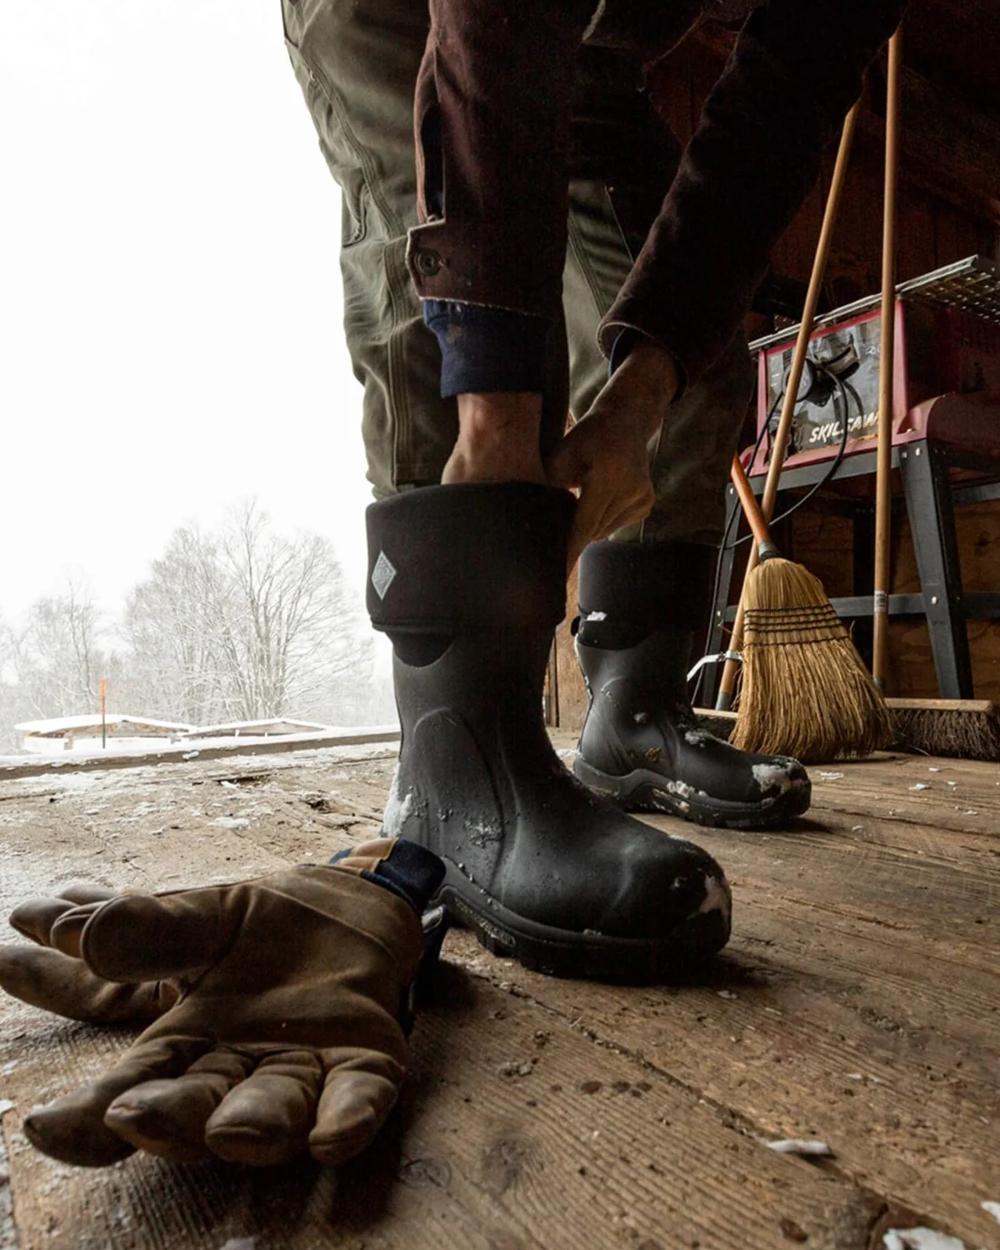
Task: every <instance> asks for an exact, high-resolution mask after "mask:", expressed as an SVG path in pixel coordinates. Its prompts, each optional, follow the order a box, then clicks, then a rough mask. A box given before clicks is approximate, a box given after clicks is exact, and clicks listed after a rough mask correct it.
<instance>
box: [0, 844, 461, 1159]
mask: <svg viewBox="0 0 1000 1250" xmlns="http://www.w3.org/2000/svg"><path fill="white" fill-rule="evenodd" d="M443 871H444V870H443V866H442V865H441V862H440V860H438V859H437V857H436V856H434V855H432V854H431V853H430V852H428V851H425V850H424V849H423V848H421V847H417V846H415V845H414V844H413V843H409V842H403V841H393V840H391V839H388V838H381V839H377V840H375V841H372V842H368V843H365V844H363V845H362V846H360V847H358V848H357V849H356V850H353V851H352V852H350V853H349V854H348V855H347V856H346V857H338V859H337V860H336V861H335V862H334V864H332V865H308V866H301V867H298V868H292V869H289V870H287V871H285V872H279V873H275V874H273V875H272V876H268V877H260V878H258V879H256V880H253V881H245V882H239V883H237V884H234V885H221V886H207V887H205V888H203V889H193V890H178V891H174V892H171V893H167V894H119V895H115V896H113V897H111V898H107V897H106V893H107V892H106V891H103V890H100V889H95V888H94V887H82V888H76V889H74V890H71V891H68V892H67V893H66V895H65V896H64V898H63V899H55V900H41V901H38V902H36V903H32V904H27V905H25V906H24V907H22V908H19V909H18V910H17V911H16V912H15V913H14V916H13V917H12V920H13V921H14V923H15V927H16V928H18V929H19V930H20V931H21V932H22V933H25V934H26V935H27V936H28V937H31V938H33V939H34V940H35V941H36V942H39V943H40V944H41V945H40V946H39V947H24V946H18V947H4V948H2V957H0V984H2V985H3V987H4V988H5V989H7V990H8V991H9V992H11V993H13V994H15V995H17V996H18V997H20V998H23V999H25V1000H26V1001H28V1002H31V1003H34V1004H35V1005H37V1006H42V1007H47V1008H49V1009H51V1010H55V1011H58V1012H59V1013H60V1014H64V1015H69V1016H72V1017H73V1018H75V1019H85V1020H91V1021H95V1020H96V1021H115V1022H118V1021H122V1020H128V1019H140V1020H142V1019H149V1018H150V1017H158V1018H156V1020H155V1023H153V1024H152V1025H150V1027H149V1028H147V1029H146V1030H145V1032H144V1033H142V1034H141V1035H140V1036H139V1038H138V1039H137V1040H136V1042H135V1043H134V1045H133V1046H132V1047H131V1048H130V1049H129V1050H128V1051H127V1052H126V1054H125V1056H124V1058H123V1059H122V1060H121V1062H120V1063H118V1064H117V1065H116V1066H115V1067H114V1068H112V1069H111V1070H110V1071H109V1072H107V1073H106V1074H105V1075H103V1076H102V1077H100V1078H99V1079H98V1080H97V1081H95V1082H94V1083H93V1084H91V1085H88V1086H85V1087H84V1088H83V1089H81V1090H79V1091H77V1092H76V1093H74V1094H70V1095H68V1096H66V1097H63V1098H60V1099H58V1100H57V1101H56V1102H54V1103H51V1104H49V1105H48V1106H47V1107H43V1108H40V1109H38V1110H35V1111H32V1113H31V1114H30V1115H29V1116H28V1118H27V1119H26V1120H25V1125H24V1127H25V1132H26V1133H27V1135H28V1138H29V1139H30V1140H31V1142H32V1143H33V1144H34V1145H35V1146H37V1147H38V1149H39V1150H42V1151H44V1152H45V1153H46V1154H49V1155H52V1156H53V1157H54V1158H57V1159H60V1160H62V1161H63V1162H67V1163H77V1164H84V1165H89V1166H101V1165H104V1164H109V1163H114V1162H116V1161H117V1160H119V1159H122V1158H124V1157H126V1156H127V1155H129V1154H131V1153H132V1151H133V1150H134V1149H135V1148H137V1147H138V1148H140V1149H143V1150H147V1151H149V1152H150V1153H152V1154H157V1155H162V1156H164V1157H166V1158H169V1159H173V1160H176V1161H194V1160H197V1159H202V1158H207V1157H210V1156H211V1155H213V1154H214V1155H218V1156H220V1157H221V1158H223V1159H228V1160H230V1161H232V1162H238V1163H250V1164H257V1165H267V1164H276V1163H283V1162H285V1161H287V1160H289V1159H291V1158H293V1157H294V1156H295V1155H297V1154H299V1153H300V1152H302V1151H305V1150H307V1149H308V1150H309V1152H310V1153H311V1154H312V1155H313V1156H314V1157H315V1158H316V1159H318V1160H319V1161H320V1162H323V1163H337V1162H340V1161H342V1160H344V1159H347V1158H350V1157H351V1156H352V1155H355V1154H357V1153H358V1152H359V1151H360V1150H362V1149H363V1148H364V1147H365V1146H367V1145H368V1143H369V1142H370V1141H371V1140H372V1138H373V1137H374V1136H375V1134H376V1133H377V1132H378V1130H379V1128H380V1126H381V1125H382V1122H383V1121H384V1120H385V1118H386V1116H387V1115H388V1113H389V1111H390V1109H391V1108H392V1106H393V1103H394V1102H395V1101H396V1096H397V1094H398V1092H399V1087H400V1084H401V1082H402V1079H403V1076H404V1075H405V1072H406V1066H407V1059H408V1053H407V1043H406V1037H405V1033H404V1027H403V1021H404V1019H405V1016H406V1008H407V998H408V992H409V989H410V986H411V984H412V982H413V980H414V977H415V975H416V971H417V967H418V965H419V963H420V958H421V955H422V952H423V945H424V943H423V931H422V929H421V923H420V913H421V911H422V910H423V908H424V907H425V905H426V903H427V901H428V899H429V898H430V896H431V894H432V893H433V891H434V890H435V889H436V888H437V886H438V884H439V883H440V880H441V877H442V876H443Z"/></svg>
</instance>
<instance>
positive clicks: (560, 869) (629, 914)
mask: <svg viewBox="0 0 1000 1250" xmlns="http://www.w3.org/2000/svg"><path fill="white" fill-rule="evenodd" d="M573 507H574V499H573V497H572V495H570V494H569V493H567V492H565V491H559V490H554V489H551V488H549V487H545V486H535V485H530V484H522V483H503V484H483V485H480V484H463V485H454V486H435V487H426V488H423V489H418V490H414V491H410V492H407V493H406V494H404V495H399V496H397V497H395V498H392V499H388V500H386V501H384V502H382V503H376V504H373V505H372V506H371V507H370V508H369V509H368V539H369V559H370V573H369V588H368V607H369V611H370V613H371V616H372V620H373V623H374V625H375V627H376V628H377V629H382V630H385V631H386V632H387V633H388V634H389V636H390V638H391V639H392V642H393V647H394V651H395V670H394V672H395V684H396V699H397V703H398V706H399V716H400V722H401V725H402V743H401V749H400V760H399V767H398V770H397V774H396V778H395V780H394V783H393V792H392V795H391V796H390V801H389V804H388V806H387V809H386V815H385V831H386V833H390V834H393V835H398V836H403V837H406V838H408V839H410V840H412V841H414V842H417V843H419V844H420V845H421V846H425V847H427V848H428V849H430V850H432V851H434V852H435V853H436V854H437V855H439V856H440V857H441V858H442V859H443V860H444V862H445V866H446V874H445V879H444V882H443V884H442V887H441V890H440V891H439V894H438V896H437V898H438V901H440V902H443V903H444V904H445V905H446V907H447V908H448V909H449V911H450V912H451V914H452V915H453V916H454V917H455V918H456V919H458V920H460V921H461V922H463V923H465V924H467V925H469V926H470V927H471V928H473V929H474V930H475V932H476V933H477V935H478V937H479V940H480V942H481V943H482V944H483V945H484V946H486V947H487V948H488V949H489V950H492V951H494V952H495V953H497V954H501V955H509V956H512V957H513V958H515V959H517V960H518V961H519V962H521V963H522V964H524V965H525V966H526V967H529V968H535V969H537V970H539V971H542V972H547V973H553V974H557V975H564V976H594V977H605V978H615V979H627V980H631V981H648V980H653V979H656V978H660V977H666V976H674V975H678V974H680V973H683V972H685V971H686V970H687V969H689V968H690V967H691V966H693V965H696V964H697V963H699V962H700V961H702V960H703V959H705V958H706V957H708V956H711V955H712V954H714V953H715V952H716V951H718V950H719V949H720V948H721V947H722V946H724V945H725V943H726V941H727V939H728V936H729V922H730V895H729V887H728V885H727V883H726V879H725V875H724V874H723V871H722V869H721V868H720V867H719V866H718V864H716V863H715V861H714V860H713V859H712V858H711V857H710V856H709V855H708V854H706V852H704V851H703V850H701V849H700V848H698V847H696V846H693V845H692V844H691V843H689V842H685V841H682V840H680V839H678V838H672V837H670V836H668V835H666V834H664V833H661V832H660V831H658V830H655V829H652V828H650V827H649V826H647V825H645V824H642V823H641V822H639V821H637V820H634V819H632V818H630V817H628V816H625V815H624V814H623V813H622V812H621V811H620V810H619V809H618V808H617V807H615V806H614V805H612V804H610V803H607V802H606V801H604V800H602V799H599V798H597V797H596V796H595V795H593V794H591V793H590V791H589V790H587V789H586V788H585V787H584V786H581V785H580V784H579V783H578V782H577V781H575V780H574V779H573V777H572V776H571V775H570V774H569V773H568V772H567V771H566V769H565V768H564V767H563V765H562V764H561V763H560V761H559V759H558V757H557V756H556V754H555V752H554V750H553V748H552V746H551V744H550V742H549V739H548V735H547V733H546V731H545V726H544V724H543V722H542V685H543V680H544V674H545V666H546V660H547V657H548V653H549V647H550V645H551V641H552V633H553V629H554V627H555V625H556V624H557V623H558V622H559V621H560V620H561V619H562V616H563V612H564V608H565V571H566V538H567V533H568V529H569V524H570V520H571V517H572V512H573Z"/></svg>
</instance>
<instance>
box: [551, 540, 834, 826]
mask: <svg viewBox="0 0 1000 1250" xmlns="http://www.w3.org/2000/svg"><path fill="white" fill-rule="evenodd" d="M712 556H713V551H712V549H711V548H710V547H706V546H702V545H700V544H695V543H637V542H602V543H592V544H591V545H590V546H589V547H587V548H586V550H585V551H584V553H583V557H582V558H581V560H580V596H579V597H580V618H579V622H578V626H577V635H576V650H577V656H578V658H579V661H580V667H581V669H582V670H583V676H584V680H585V681H586V683H587V689H588V692H589V697H590V704H589V708H588V711H587V718H586V720H585V721H584V725H583V730H582V732H581V735H580V745H579V751H578V754H577V758H576V762H575V764H574V772H575V773H576V775H577V777H579V778H580V780H581V781H583V782H584V783H585V784H586V785H587V786H589V787H590V788H591V789H592V790H593V791H594V792H595V793H597V794H602V795H606V796H607V797H609V798H612V799H614V800H615V801H616V802H617V803H619V804H621V806H622V807H624V808H626V809H627V810H629V811H660V812H668V813H670V814H672V815H675V816H681V817H683V818H684V819H685V820H690V821H694V822H695V823H697V824H701V825H718V826H723V827H726V828H730V829H758V828H764V827H768V826H771V825H776V824H782V823H784V822H785V821H787V820H788V819H790V818H791V817H794V816H798V815H801V813H802V812H804V811H805V810H806V809H807V808H808V806H809V799H810V794H811V786H810V782H809V777H808V775H807V773H806V770H805V769H804V768H803V767H802V765H801V764H800V763H799V762H798V760H794V759H791V758H789V757H788V756H783V755H752V754H750V753H748V752H746V751H738V750H737V749H736V748H735V747H732V746H730V745H729V743H728V742H723V741H722V740H721V739H719V738H716V737H713V736H712V735H711V734H709V733H707V732H706V731H705V730H704V729H701V728H700V727H699V726H698V723H697V721H696V719H695V716H694V713H693V712H692V710H691V704H690V702H689V701H688V696H687V671H688V667H689V665H690V662H691V651H692V647H693V644H694V640H695V638H696V636H697V633H698V631H699V629H700V627H701V626H702V625H703V624H704V620H705V612H706V595H707V592H708V584H707V582H708V579H709V578H710V576H711V570H712Z"/></svg>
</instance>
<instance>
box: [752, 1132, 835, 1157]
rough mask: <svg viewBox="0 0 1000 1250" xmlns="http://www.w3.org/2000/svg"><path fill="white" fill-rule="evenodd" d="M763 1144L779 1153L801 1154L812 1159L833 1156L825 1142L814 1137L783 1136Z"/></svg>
mask: <svg viewBox="0 0 1000 1250" xmlns="http://www.w3.org/2000/svg"><path fill="white" fill-rule="evenodd" d="M764 1145H765V1146H766V1147H767V1148H768V1150H775V1151H777V1152H778V1154H780V1155H801V1156H802V1157H803V1158H812V1159H832V1158H833V1151H832V1150H831V1149H830V1147H829V1146H828V1145H827V1144H826V1142H825V1141H820V1140H819V1139H818V1138H815V1137H784V1138H782V1139H781V1140H780V1141H767V1142H765V1143H764Z"/></svg>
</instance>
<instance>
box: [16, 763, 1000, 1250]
mask: <svg viewBox="0 0 1000 1250" xmlns="http://www.w3.org/2000/svg"><path fill="white" fill-rule="evenodd" d="M560 745H561V746H562V747H564V748H565V747H567V746H568V745H569V744H568V741H566V740H561V742H560ZM368 751H369V752H370V753H372V754H375V755H380V756H381V758H357V757H359V756H363V755H364V754H365V750H364V749H362V748H359V749H358V750H356V751H354V752H349V751H340V752H338V751H308V752H305V751H303V752H297V753H290V754H287V755H281V756H272V757H268V758H267V759H264V760H262V759H259V758H257V759H254V758H251V757H238V758H235V759H229V760H212V761H205V762H202V763H200V764H195V765H194V766H192V764H191V763H188V764H186V765H177V764H161V765H159V766H155V767H144V768H136V769H122V770H115V771H109V772H104V773H102V772H91V773H86V774H83V773H81V774H71V773H62V772H61V773H60V774H58V775H53V776H51V777H33V778H26V779H23V780H19V781H10V782H5V783H3V784H2V785H0V846H2V853H3V861H2V862H3V865H4V871H3V874H2V879H0V906H2V907H3V908H4V909H9V907H10V906H11V905H13V903H15V902H16V901H18V900H19V899H22V898H24V897H26V896H27V895H30V894H32V893H35V892H38V891H41V890H46V889H48V888H49V887H51V886H53V885H56V884H59V883H60V882H65V881H67V880H69V879H91V880H99V881H102V882H105V883H107V884H109V885H122V886H126V885H131V886H142V887H147V888H149V887H157V886H163V887H171V886H177V885H179V884H182V883H188V882H192V883H193V882H196V881H203V880H206V879H213V878H214V879H227V878H232V877H234V876H241V875H250V874H253V873H256V872H261V871H266V870H267V869H269V868H271V867H277V866H278V865H281V864H286V863H295V862H301V861H303V860H307V859H316V860H322V859H324V858H326V857H327V856H328V855H329V853H330V852H331V851H332V850H334V849H337V848H338V847H341V846H344V845H347V844H348V843H349V842H350V841H352V840H356V839H362V838H364V837H366V836H368V835H369V834H371V833H373V832H374V831H375V830H377V828H378V824H379V812H380V808H381V803H382V799H383V797H384V794H385V792H386V790H387V787H388V782H389V776H390V773H391V768H392V758H391V752H390V751H388V750H385V751H382V752H373V751H372V748H368ZM813 776H814V783H815V787H816V801H815V805H814V808H813V809H812V811H811V812H810V814H809V816H808V818H806V819H804V820H800V821H798V822H796V824H795V826H794V827H793V828H791V829H789V830H783V831H772V832H770V833H749V834H747V833H740V834H736V833H726V832H722V831H713V830H698V831H697V839H698V840H700V841H702V843H703V844H704V845H706V846H707V847H708V848H709V849H711V850H712V852H713V853H714V854H716V855H717V856H718V858H719V859H720V860H721V861H722V863H723V864H724V865H725V866H726V868H727V871H728V872H729V875H730V879H731V881H732V884H733V889H734V894H735V898H736V912H735V932H734V937H733V941H732V943H731V945H730V947H729V948H728V950H727V953H726V955H725V957H724V958H723V959H721V960H720V961H719V963H718V966H717V967H716V969H715V970H714V972H713V974H712V977H711V979H710V983H709V984H706V985H701V986H663V987H646V988H628V987H623V986H606V985H593V984H587V983H580V982H571V981H560V980H553V979H549V978H545V977H541V976H537V975H534V974H530V973H527V972H525V971H523V970H522V969H520V968H519V967H517V966H516V965H514V964H511V963H509V962H504V961H499V960H496V959H494V958H493V957H492V956H489V955H487V954H486V953H485V952H484V951H482V950H481V948H479V947H478V945H476V943H475V942H474V941H473V940H472V938H471V937H470V935H468V934H467V933H462V932H455V933H453V934H451V935H450V936H449V938H448V941H447V944H446V947H445V955H446V963H445V965H444V966H443V967H442V969H441V971H440V975H439V977H438V979H437V984H436V988H435V993H434V998H433V1001H432V1002H431V1003H429V1004H428V1005H427V1007H426V1008H425V1010H424V1011H423V1013H422V1015H421V1018H420V1020H419V1021H418V1025H417V1029H416V1031H415V1034H414V1038H413V1050H414V1057H415V1068H414V1073H413V1076H412V1078H411V1080H410V1082H409V1084H408V1087H407V1091H406V1094H405V1096H404V1098H403V1100H402V1102H401V1105H400V1107H399V1109H398V1110H397V1111H396V1112H395V1113H394V1116H393V1119H392V1122H391V1124H390V1125H389V1127H388V1128H387V1130H386V1132H385V1133H384V1134H383V1136H382V1139H381V1140H380V1142H379V1143H378V1144H377V1145H376V1146H375V1147H374V1148H373V1149H372V1150H371V1151H369V1152H368V1154H367V1155H366V1156H365V1157H364V1158H363V1159H361V1160H358V1161H356V1162H355V1163H353V1164H351V1165H348V1166H346V1167H344V1168H341V1169H337V1170H333V1169H321V1168H318V1167H314V1166H311V1165H309V1164H297V1165H295V1166H292V1167H288V1168H284V1169H279V1170H277V1171H265V1172H260V1173H256V1172H252V1171H247V1170H243V1169H239V1168H234V1167H227V1166H224V1165H222V1164H219V1165H201V1166H197V1167H180V1166H171V1165H167V1164H164V1163H162V1162H160V1161H156V1160H152V1159H148V1158H134V1159H131V1160H128V1161H126V1162H125V1163H123V1164H120V1165H118V1166H117V1167H115V1168H112V1169H109V1170H106V1171H100V1172H90V1171H85V1170H77V1169H72V1168H67V1167H63V1166H61V1165H59V1164H56V1163H54V1162H52V1161H51V1160H48V1159H46V1158H44V1157H43V1156H41V1155H39V1154H38V1153H36V1152H35V1151H34V1150H32V1148H31V1147H30V1146H29V1145H28V1143H27V1142H26V1140H25V1139H24V1137H23V1134H22V1133H21V1132H20V1120H21V1117H22V1116H23V1115H24V1114H25V1112H26V1111H27V1110H28V1108H30V1106H31V1105H32V1104H33V1103H35V1102H38V1101H44V1100H45V1099H47V1098H51V1097H54V1096H55V1095H56V1094H57V1093H59V1092H61V1091H63V1090H66V1089H69V1088H71V1087H72V1086H73V1085H74V1084H75V1083H77V1082H79V1081H82V1080H84V1079H86V1077H87V1076H89V1075H92V1074H93V1073H95V1072H97V1071H99V1070H100V1068H101V1066H102V1065H104V1064H106V1063H107V1062H108V1061H109V1059H111V1058H112V1057H113V1056H114V1055H115V1054H117V1053H119V1052H120V1051H121V1049H122V1048H123V1047H124V1046H125V1045H127V1043H128V1034H127V1033H125V1032H123V1031H118V1030H116V1031H110V1032H109V1031H101V1030H96V1029H91V1028H88V1027H85V1026H82V1025H76V1024H71V1023H66V1022H60V1021H57V1020H55V1019H54V1018H52V1017H47V1016H46V1015H44V1014H43V1013H42V1012H39V1011H36V1010H33V1009H30V1008H28V1007H24V1006H21V1005H20V1004H17V1003H14V1002H12V1001H11V1000H7V1001H5V1002H3V1003H2V1004H0V1012H2V1020H3V1027H2V1034H0V1039H2V1040H0V1098H3V1099H10V1100H11V1101H12V1102H13V1106H12V1107H11V1108H10V1109H9V1110H8V1111H7V1112H6V1114H5V1115H4V1116H3V1129H4V1133H3V1137H4V1140H5V1142H6V1148H7V1152H8V1155H9V1167H10V1177H11V1195H12V1199H13V1212H12V1217H11V1218H10V1219H8V1220H7V1222H6V1223H5V1222H4V1214H3V1205H2V1202H0V1247H3V1250H7V1248H8V1247H16V1248H17V1250H43V1248H45V1250H70V1248H73V1250H75V1248H76V1247H80V1248H81V1250H104V1247H113V1248H114V1250H117V1248H118V1247H121V1248H122V1250H182V1248H187V1247H190V1248H192V1250H224V1248H226V1250H286V1248H287V1250H320V1248H325V1247H338V1248H339V1247H350V1248H352V1250H361V1248H362V1247H365V1248H366V1250H374V1248H376V1247H377V1248H379V1250H381V1248H386V1250H392V1248H395V1247H397V1246H398V1247H399V1248H400V1250H403V1248H404V1247H406V1248H407V1250H410V1248H414V1250H420V1248H422V1247H425V1246H426V1247H428V1250H430V1248H432V1247H433V1250H450V1248H451V1247H456V1248H458V1250H465V1247H470V1248H475V1250H479V1248H480V1247H481V1248H482V1250H535V1248H536V1247H537V1248H539V1250H571V1248H572V1250H576V1248H577V1247H585V1248H587V1250H590V1248H593V1250H605V1248H608V1250H612V1248H617V1247H627V1248H629V1250H681V1248H684V1250H687V1248H688V1247H691V1248H694V1247H697V1248H699V1250H779V1248H780V1247H782V1246H786V1245H787V1246H790V1247H791V1246H795V1245H804V1246H807V1247H813V1248H828V1250H882V1246H883V1241H882V1234H883V1232H884V1231H885V1230H886V1229H887V1228H889V1227H892V1226H899V1227H909V1226H911V1225H913V1224H918V1223H924V1224H927V1225H929V1226H931V1227H934V1228H937V1229H939V1230H942V1231H946V1232H949V1233H951V1234H952V1235H955V1236H958V1237H961V1238H962V1239H963V1240H964V1241H965V1243H966V1245H967V1246H968V1248H969V1250H975V1248H977V1247H984V1248H990V1247H995V1246H1000V1224H998V1223H997V1222H996V1220H995V1219H994V1218H993V1217H992V1216H991V1215H990V1214H989V1213H988V1212H987V1211H985V1210H984V1209H983V1208H982V1206H981V1203H982V1202H984V1201H1000V1134H998V1131H997V1125H998V1123H1000V1065H998V1057H1000V1048H998V1039H1000V994H998V992H997V991H998V984H997V982H998V961H997V947H998V934H997V908H996V899H997V886H998V883H1000V837H998V834H997V828H998V816H1000V769H997V768H996V767H995V766H989V765H977V764H970V763H965V762H957V761H945V760H941V761H935V760H922V759H914V758H904V757H898V758H897V757H892V756H884V757H881V758H880V759H879V760H878V761H876V762H872V763H868V764H861V765H848V766H843V767H840V766H838V767H837V768H836V769H824V770H815V771H814V774H813ZM914 787H928V788H926V789H922V788H914ZM655 823H657V824H660V825H661V826H662V827H663V828H664V829H669V831H670V832H674V833H677V832H689V830H688V829H687V827H685V826H683V825H681V824H679V823H678V822H674V821H670V820H667V819H663V820H658V821H657V822H655ZM803 1136H805V1137H818V1138H821V1139H822V1140H824V1141H826V1142H828V1143H829V1145H830V1146H831V1148H832V1149H833V1151H834V1156H833V1158H832V1159H830V1160H825V1161H822V1162H821V1163H818V1164H810V1163H807V1162H804V1161H802V1160H799V1159H795V1158H792V1157H789V1156H784V1155H778V1154H775V1153H774V1152H772V1151H770V1150H768V1149H766V1147H765V1146H764V1145H763V1140H765V1139H773V1138H779V1137H803Z"/></svg>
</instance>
